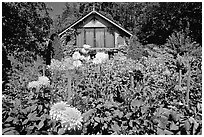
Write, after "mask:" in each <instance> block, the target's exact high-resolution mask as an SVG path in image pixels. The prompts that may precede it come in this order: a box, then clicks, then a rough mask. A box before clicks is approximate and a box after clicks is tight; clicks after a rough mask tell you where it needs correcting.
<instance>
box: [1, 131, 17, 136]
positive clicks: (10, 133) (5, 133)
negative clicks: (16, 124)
mask: <svg viewBox="0 0 204 137" xmlns="http://www.w3.org/2000/svg"><path fill="white" fill-rule="evenodd" d="M3 134H4V135H19V133H18V132H17V131H16V130H10V131H8V132H4V133H3Z"/></svg>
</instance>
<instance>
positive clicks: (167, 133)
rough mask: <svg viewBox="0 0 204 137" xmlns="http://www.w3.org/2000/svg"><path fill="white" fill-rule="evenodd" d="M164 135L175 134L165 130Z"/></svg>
mask: <svg viewBox="0 0 204 137" xmlns="http://www.w3.org/2000/svg"><path fill="white" fill-rule="evenodd" d="M164 134H165V135H173V132H171V131H169V130H164Z"/></svg>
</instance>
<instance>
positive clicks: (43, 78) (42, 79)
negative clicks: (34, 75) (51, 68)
mask: <svg viewBox="0 0 204 137" xmlns="http://www.w3.org/2000/svg"><path fill="white" fill-rule="evenodd" d="M38 82H39V84H40V85H41V86H48V85H50V80H49V78H48V77H46V76H41V77H39V78H38Z"/></svg>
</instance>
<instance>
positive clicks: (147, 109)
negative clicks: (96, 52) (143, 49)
mask: <svg viewBox="0 0 204 137" xmlns="http://www.w3.org/2000/svg"><path fill="white" fill-rule="evenodd" d="M77 57H78V56H77ZM104 57H105V56H104ZM99 58H101V56H99ZM169 58H170V56H169V55H168V54H160V55H159V56H156V55H154V56H150V57H142V58H141V59H140V60H139V61H137V62H136V61H134V60H132V59H128V58H127V57H126V56H124V55H122V54H120V53H119V54H117V55H115V56H114V58H112V59H110V60H107V59H104V60H103V61H98V62H97V63H94V61H82V62H81V65H73V62H74V59H70V58H69V59H68V58H67V59H64V60H63V61H62V62H58V63H54V64H55V65H52V64H51V66H50V67H49V69H47V70H46V72H45V73H46V76H47V77H46V76H42V73H41V68H42V66H43V65H42V63H39V62H38V63H37V64H38V66H37V65H36V63H35V64H34V65H32V64H31V65H30V66H29V67H28V66H25V67H24V68H22V69H21V70H19V69H17V68H16V69H14V68H13V70H16V72H15V73H13V74H15V75H13V76H12V77H11V79H12V80H11V81H10V83H9V84H10V85H8V88H7V90H5V91H3V95H5V96H4V98H3V100H2V103H3V107H2V128H3V131H2V133H3V134H20V135H22V134H38V135H39V134H46V135H47V134H49V135H55V134H60V135H64V134H82V135H92V134H95V135H98V134H102V135H112V134H117V135H121V134H122V135H184V134H191V135H192V134H194V135H197V134H202V132H201V129H202V105H201V101H200V100H201V99H202V96H201V82H200V81H199V78H196V77H193V75H195V76H200V74H201V70H200V69H199V68H198V67H197V65H196V63H195V64H194V66H193V68H195V71H193V72H192V73H193V75H192V81H193V83H195V84H192V86H191V88H190V95H191V96H190V103H189V106H188V107H187V106H186V105H185V92H186V84H185V79H183V82H182V87H181V88H180V87H178V86H177V83H178V76H179V73H178V72H177V71H176V70H175V69H174V67H173V65H174V64H173V63H172V64H167V62H169ZM75 59H76V60H79V59H81V58H75ZM65 62H66V63H65ZM34 66H35V67H34ZM36 66H37V67H36ZM60 66H61V67H60ZM31 68H33V69H32V70H31ZM30 70H31V71H32V72H33V73H30ZM38 72H40V73H38ZM31 74H32V75H31ZM48 74H49V75H48ZM32 81H35V82H33V83H32ZM29 82H31V83H30V84H29ZM70 89H71V92H69V90H70Z"/></svg>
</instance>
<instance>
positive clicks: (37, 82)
mask: <svg viewBox="0 0 204 137" xmlns="http://www.w3.org/2000/svg"><path fill="white" fill-rule="evenodd" d="M39 86H40V83H39V81H32V82H29V83H28V88H37V87H39Z"/></svg>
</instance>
